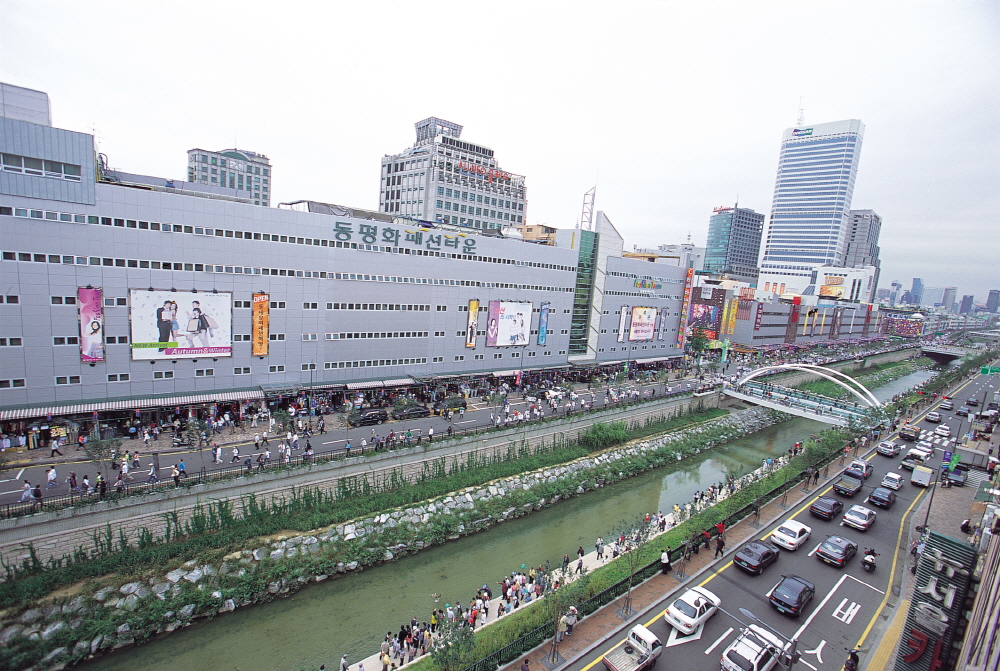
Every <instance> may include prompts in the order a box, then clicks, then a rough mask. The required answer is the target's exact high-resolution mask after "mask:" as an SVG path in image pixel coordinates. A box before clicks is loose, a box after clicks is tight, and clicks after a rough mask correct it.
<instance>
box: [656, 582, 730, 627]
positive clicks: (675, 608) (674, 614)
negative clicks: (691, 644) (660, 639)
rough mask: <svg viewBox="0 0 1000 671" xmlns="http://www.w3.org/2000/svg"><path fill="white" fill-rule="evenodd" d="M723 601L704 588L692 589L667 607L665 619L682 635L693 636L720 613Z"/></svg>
mask: <svg viewBox="0 0 1000 671" xmlns="http://www.w3.org/2000/svg"><path fill="white" fill-rule="evenodd" d="M721 603H722V600H721V599H719V597H717V596H715V595H714V594H712V593H711V592H709V591H708V590H707V589H705V588H704V587H692V588H691V589H689V590H688V591H686V592H684V593H683V594H681V595H680V597H678V598H677V599H675V600H674V602H673V603H672V604H670V605H669V606H667V611H666V612H665V613H664V614H663V619H664V620H665V621H666V623H667V624H669V625H670V626H671V627H674V628H675V629H677V630H678V631H680V632H681V633H682V634H693V633H694V632H695V631H697V630H698V627H700V626H701V625H702V624H704V623H705V620H707V619H708V618H710V617H712V616H713V615H715V614H716V613H717V612H719V605H720V604H721Z"/></svg>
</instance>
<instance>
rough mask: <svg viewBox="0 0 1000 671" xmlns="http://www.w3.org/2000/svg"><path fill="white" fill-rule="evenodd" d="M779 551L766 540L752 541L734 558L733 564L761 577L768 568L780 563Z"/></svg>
mask: <svg viewBox="0 0 1000 671" xmlns="http://www.w3.org/2000/svg"><path fill="white" fill-rule="evenodd" d="M779 552H780V551H779V550H778V548H777V546H775V545H774V544H773V543H769V542H767V541H765V540H756V541H750V542H749V543H747V544H746V545H744V546H743V547H741V548H740V551H739V552H737V553H736V556H735V557H733V563H734V564H736V565H737V566H739V567H740V568H741V569H743V570H744V571H746V572H747V573H750V574H752V575H760V574H761V573H763V572H764V569H766V568H767V567H768V566H770V565H771V564H773V563H774V562H776V561H778V554H779Z"/></svg>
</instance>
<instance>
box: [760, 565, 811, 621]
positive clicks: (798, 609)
mask: <svg viewBox="0 0 1000 671" xmlns="http://www.w3.org/2000/svg"><path fill="white" fill-rule="evenodd" d="M814 594H816V585H814V584H812V583H811V582H809V581H808V580H806V579H805V578H800V577H799V576H797V575H783V576H781V581H780V582H778V584H777V585H775V586H774V588H773V589H772V590H771V591H770V592H768V593H767V599H768V601H770V602H771V605H772V606H774V607H775V608H777V609H778V612H781V613H787V614H788V615H794V616H795V617H798V616H799V615H801V614H802V611H803V610H804V609H805V607H806V606H807V605H808V604H809V602H810V601H811V600H812V598H813V595H814Z"/></svg>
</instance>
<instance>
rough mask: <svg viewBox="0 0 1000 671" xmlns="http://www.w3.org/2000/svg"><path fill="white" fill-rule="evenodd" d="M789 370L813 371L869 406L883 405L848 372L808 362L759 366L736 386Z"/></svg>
mask: <svg viewBox="0 0 1000 671" xmlns="http://www.w3.org/2000/svg"><path fill="white" fill-rule="evenodd" d="M787 370H794V371H799V372H802V373H812V374H813V375H818V376H819V377H822V378H825V379H827V380H829V381H830V382H833V383H835V384H837V385H839V386H840V387H842V388H844V389H846V390H847V391H849V392H851V393H852V394H853V395H854V396H856V397H857V398H858V399H859V400H860V401H861V402H862V403H864V404H865V405H868V406H869V407H872V408H878V407H881V405H882V404H881V403H880V402H879V400H878V399H877V398H875V394H873V393H872V392H871V390H869V389H868V387H866V386H865V385H863V384H861V383H860V382H858V381H857V380H855V379H854V378H853V377H851V376H850V375H847V374H846V373H841V372H840V371H839V370H834V369H832V368H825V367H824V366H815V365H813V364H808V363H783V364H777V365H774V366H765V367H763V368H758V369H757V370H755V371H752V372H750V373H749V374H748V375H746V376H745V377H744V378H743V379H741V380H739V381H738V382H737V383H736V386H737V387H738V386H739V385H741V384H745V383H747V382H749V381H751V380H753V379H754V378H757V377H760V376H761V375H768V374H770V373H776V372H781V371H787ZM838 378H842V379H838ZM845 380H846V381H845ZM851 385H855V386H856V388H855V386H851Z"/></svg>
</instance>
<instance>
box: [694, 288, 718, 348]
mask: <svg viewBox="0 0 1000 671" xmlns="http://www.w3.org/2000/svg"><path fill="white" fill-rule="evenodd" d="M725 300H726V291H725V290H724V289H718V288H713V287H702V288H701V291H698V292H694V294H693V296H692V298H691V311H690V317H689V318H688V332H689V335H690V334H693V333H694V332H695V330H696V329H701V330H702V331H703V332H704V334H705V337H706V338H708V339H709V340H715V339H717V338H718V337H719V330H720V329H721V328H722V308H723V307H724V305H725Z"/></svg>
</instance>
